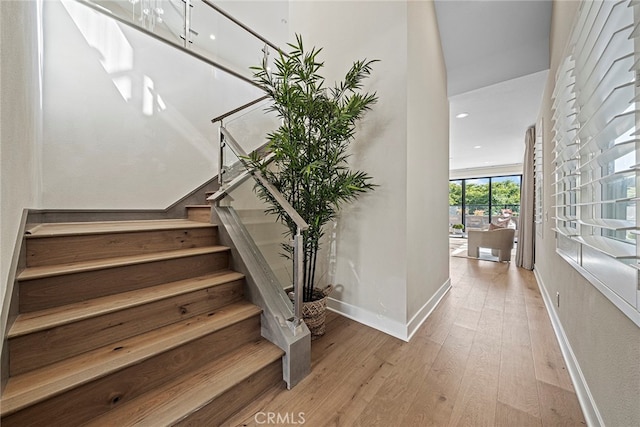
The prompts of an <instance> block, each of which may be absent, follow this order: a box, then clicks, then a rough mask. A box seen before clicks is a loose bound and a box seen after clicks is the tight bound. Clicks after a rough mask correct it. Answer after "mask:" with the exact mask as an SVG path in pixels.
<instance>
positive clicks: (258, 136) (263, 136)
mask: <svg viewBox="0 0 640 427" xmlns="http://www.w3.org/2000/svg"><path fill="white" fill-rule="evenodd" d="M269 105H270V101H269V100H263V101H261V102H259V103H257V104H255V105H252V106H250V107H248V108H246V109H244V110H242V111H240V112H238V113H236V114H234V115H232V116H230V117H227V118H225V119H224V120H223V125H224V127H225V128H226V129H227V131H229V132H230V133H231V135H233V137H234V139H235V140H236V141H237V142H238V143H239V144H240V145H241V147H242V149H243V150H244V151H245V152H246V153H247V154H250V153H251V152H252V151H255V150H266V145H267V135H268V133H269V132H271V131H272V130H274V129H276V128H277V127H278V117H277V116H276V114H275V113H273V112H269V111H267V109H268V106H269ZM215 125H216V129H218V130H219V126H220V123H219V122H218V123H215ZM223 153H224V155H223V165H224V170H225V173H224V175H223V181H224V183H228V182H229V181H231V180H233V179H234V178H235V177H237V176H238V174H240V173H242V172H243V171H244V170H245V167H244V166H243V165H242V163H241V162H240V161H239V159H238V158H237V157H236V155H235V154H234V153H233V151H231V148H230V147H229V145H225V146H224V148H223Z"/></svg>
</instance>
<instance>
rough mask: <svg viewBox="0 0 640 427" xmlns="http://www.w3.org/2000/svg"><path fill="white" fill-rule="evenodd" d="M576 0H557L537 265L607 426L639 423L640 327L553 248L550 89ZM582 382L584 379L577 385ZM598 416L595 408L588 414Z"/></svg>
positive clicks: (545, 102)
mask: <svg viewBox="0 0 640 427" xmlns="http://www.w3.org/2000/svg"><path fill="white" fill-rule="evenodd" d="M578 4H579V3H578V2H576V1H554V4H553V21H552V28H551V30H552V33H551V55H552V57H551V70H550V73H549V80H548V82H547V87H546V90H545V95H544V98H543V106H542V110H541V116H542V120H543V126H544V168H545V171H546V172H545V180H544V186H545V188H544V212H545V220H544V233H543V235H544V238H540V237H538V239H537V241H536V265H535V269H536V272H537V274H538V277H539V278H540V279H541V281H542V285H543V286H544V288H545V289H546V291H547V293H548V294H549V295H550V296H552V297H553V298H554V299H555V295H556V292H559V293H560V300H561V304H560V307H555V313H556V314H557V317H558V318H559V320H560V322H561V325H562V329H563V330H564V332H565V334H566V337H567V341H568V344H569V345H570V347H571V349H572V350H573V354H574V355H575V360H576V361H577V364H578V365H579V368H580V370H581V371H582V374H583V375H584V379H585V382H586V385H587V387H588V389H589V391H590V392H591V395H592V396H593V401H594V402H595V406H596V407H597V410H598V411H599V413H600V416H601V418H602V421H603V422H604V424H606V425H607V426H637V425H640V328H638V326H636V325H635V324H634V323H633V322H632V321H631V320H629V319H628V318H627V317H626V316H625V315H623V314H622V312H621V311H620V310H618V309H617V308H616V307H615V306H614V305H613V304H612V303H611V302H609V300H608V299H607V298H605V297H604V296H603V295H602V294H601V293H600V292H599V291H598V290H597V289H596V288H595V287H593V286H592V285H591V284H590V283H589V282H588V281H586V280H585V279H584V278H583V277H582V276H581V275H580V274H579V273H578V272H577V271H576V270H574V269H573V268H572V267H571V266H569V264H567V263H566V262H565V261H564V260H562V258H560V256H558V255H557V254H556V253H555V236H554V232H553V231H552V230H551V228H552V227H553V220H552V218H551V217H553V215H554V213H553V208H552V206H553V205H554V200H553V198H552V197H551V194H552V193H553V187H552V186H551V182H552V176H551V173H550V172H549V171H551V170H553V164H552V160H553V156H552V152H551V150H552V149H553V143H552V140H551V138H552V132H551V127H552V126H553V123H552V121H551V95H550V94H551V91H552V90H553V81H554V77H555V74H556V70H557V67H558V64H559V62H560V59H561V56H562V53H563V51H564V47H565V44H566V40H567V38H568V36H569V31H570V27H571V23H572V20H573V17H574V16H575V13H576V11H577V8H578ZM576 386H577V387H578V388H579V387H580V384H577V385H576ZM586 415H587V417H592V416H593V418H592V420H593V421H594V422H597V415H596V414H589V413H588V412H587V414H586Z"/></svg>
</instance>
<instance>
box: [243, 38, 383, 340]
mask: <svg viewBox="0 0 640 427" xmlns="http://www.w3.org/2000/svg"><path fill="white" fill-rule="evenodd" d="M289 46H290V47H291V49H292V50H291V52H290V53H289V54H288V55H284V54H283V53H282V52H281V53H280V55H279V57H278V58H277V59H276V60H275V67H274V68H275V69H273V70H271V69H269V68H268V67H267V64H266V63H265V62H263V63H262V65H261V66H259V67H253V68H252V69H253V72H254V81H255V82H256V83H257V84H258V85H259V86H260V87H261V88H262V89H263V90H264V91H265V92H266V94H267V96H268V97H269V98H270V99H271V101H272V103H271V104H270V107H269V108H268V110H269V111H274V112H275V113H276V114H277V115H278V116H279V118H280V119H281V125H280V126H279V127H278V128H277V129H276V130H274V131H273V132H271V133H269V134H268V140H269V144H268V146H269V151H270V152H272V153H274V160H273V162H272V164H271V165H270V166H264V165H263V164H262V162H260V159H259V157H258V155H254V156H253V157H252V158H251V159H250V163H251V164H252V165H253V167H256V168H259V169H260V170H261V172H262V173H263V174H264V176H265V177H266V178H267V180H268V181H269V182H271V184H273V185H274V186H275V187H276V188H277V189H278V190H279V191H280V192H281V193H282V194H283V195H284V196H285V198H286V199H287V201H288V202H289V203H290V204H291V205H292V206H293V208H294V209H295V210H296V211H297V212H298V213H299V214H300V216H301V217H302V218H303V219H304V220H305V221H306V222H307V223H308V224H309V229H308V230H307V231H305V232H304V234H303V248H304V257H303V260H304V261H303V283H304V286H303V290H302V292H303V301H304V306H303V314H304V316H305V322H306V323H307V325H308V326H309V329H310V330H311V333H312V337H313V336H316V337H317V336H319V335H322V334H323V333H324V316H325V312H324V309H325V308H326V298H327V296H328V293H329V292H330V290H331V286H327V287H324V288H322V289H318V288H317V287H316V286H317V283H316V265H317V259H318V251H319V249H320V242H321V239H322V236H323V233H324V231H323V229H324V226H325V224H327V223H328V222H329V221H332V220H334V219H335V218H336V215H337V213H338V212H339V210H340V207H341V206H342V205H343V204H345V203H347V202H352V201H353V200H355V199H356V198H357V197H358V196H360V195H361V194H363V193H365V192H367V191H370V190H372V189H373V188H374V187H375V185H374V184H373V183H372V182H371V181H372V178H371V177H370V176H369V175H368V174H367V173H366V172H363V171H357V170H352V169H350V168H349V165H348V163H347V160H348V158H349V150H348V148H349V144H350V143H351V142H352V141H353V139H354V134H355V127H356V123H357V122H358V121H359V120H360V119H361V118H362V117H363V115H364V114H365V112H366V111H368V110H370V109H371V106H372V105H373V104H375V103H376V102H377V96H376V94H375V93H361V89H362V81H363V80H364V79H365V78H367V77H368V76H369V75H370V73H371V66H372V64H373V63H374V62H376V61H375V60H361V61H355V62H354V63H353V65H352V66H351V68H350V69H349V70H348V71H347V73H346V75H345V77H344V80H343V81H341V82H337V83H335V84H334V86H333V87H325V86H324V78H323V77H322V76H321V75H320V71H321V69H322V67H323V66H324V63H323V62H320V61H319V59H318V54H319V53H320V52H321V50H322V49H316V48H315V47H314V48H312V49H311V50H309V51H305V49H304V46H303V43H302V37H301V36H299V35H296V43H295V44H289ZM256 190H257V192H258V195H259V196H260V197H261V198H262V199H263V200H264V201H266V202H267V204H268V205H269V209H268V210H267V212H268V213H272V214H275V215H276V216H277V219H278V220H279V221H281V222H282V223H284V224H285V225H286V226H287V228H288V235H289V236H290V237H292V236H293V235H294V234H295V233H296V224H295V223H294V222H293V221H292V220H291V219H290V218H289V217H288V216H287V214H286V213H285V212H284V210H283V209H282V208H281V207H280V205H279V204H278V203H276V202H275V201H274V200H273V199H272V197H271V196H270V194H269V192H267V191H265V190H264V188H262V187H260V186H259V185H258V186H257V187H256ZM292 251H293V249H292V247H291V246H290V245H287V244H284V245H283V255H284V256H286V257H288V258H290V259H292V260H293V257H292ZM311 315H317V316H316V317H314V318H310V317H309V316H311Z"/></svg>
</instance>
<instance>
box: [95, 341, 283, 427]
mask: <svg viewBox="0 0 640 427" xmlns="http://www.w3.org/2000/svg"><path fill="white" fill-rule="evenodd" d="M283 355H284V352H283V351H282V350H281V349H279V348H278V347H276V346H275V345H273V344H271V343H270V342H268V341H267V340H264V339H262V340H259V341H256V342H253V343H248V344H245V345H244V346H242V347H240V348H238V349H236V350H235V351H233V352H231V353H230V354H227V355H225V356H223V357H221V358H219V359H217V360H215V361H213V362H211V363H209V364H207V365H205V366H204V367H202V368H200V369H198V370H197V371H195V372H194V373H193V375H190V376H189V377H187V378H186V379H185V378H180V379H178V380H174V381H172V382H169V383H168V384H166V385H165V386H163V387H160V388H158V389H156V390H154V391H152V392H149V393H147V394H145V395H143V396H140V397H139V398H137V399H135V400H132V401H131V402H128V403H125V404H124V405H122V406H121V407H119V408H116V409H114V410H112V411H109V412H108V413H106V414H104V415H102V416H100V417H98V418H96V419H94V420H93V421H91V422H89V423H88V424H86V425H87V426H105V425H117V426H130V425H149V426H159V425H173V424H175V423H177V422H178V421H180V420H181V419H182V418H184V417H185V416H187V415H189V414H191V413H193V412H195V411H197V410H198V409H200V408H202V407H203V406H205V405H207V404H208V403H210V402H211V401H213V400H214V399H216V398H217V397H219V396H221V395H222V394H223V393H224V392H226V391H227V390H230V389H231V388H232V387H234V386H235V385H237V384H239V383H240V382H242V381H243V380H245V379H247V378H249V377H250V376H251V375H252V374H254V373H256V372H258V371H259V370H261V369H263V368H265V367H267V366H268V365H270V364H271V363H273V362H275V361H277V360H278V359H279V358H281V357H282V356H283Z"/></svg>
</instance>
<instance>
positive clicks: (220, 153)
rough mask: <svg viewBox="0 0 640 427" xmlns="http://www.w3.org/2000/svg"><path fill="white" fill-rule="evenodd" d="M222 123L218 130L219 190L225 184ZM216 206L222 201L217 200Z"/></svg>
mask: <svg viewBox="0 0 640 427" xmlns="http://www.w3.org/2000/svg"><path fill="white" fill-rule="evenodd" d="M222 125H223V123H222V121H220V127H219V128H218V141H219V151H218V188H219V189H222V185H223V184H224V177H223V176H222V175H223V174H224V146H225V142H224V133H223V132H222ZM216 206H220V200H216Z"/></svg>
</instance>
